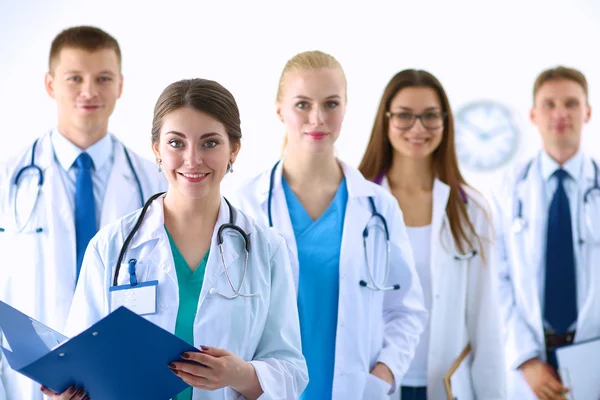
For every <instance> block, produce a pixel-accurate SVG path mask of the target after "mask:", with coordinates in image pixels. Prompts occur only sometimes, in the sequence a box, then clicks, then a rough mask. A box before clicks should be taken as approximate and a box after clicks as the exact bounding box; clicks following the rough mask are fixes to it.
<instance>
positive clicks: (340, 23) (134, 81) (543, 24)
mask: <svg viewBox="0 0 600 400" xmlns="http://www.w3.org/2000/svg"><path fill="white" fill-rule="evenodd" d="M82 24H90V25H96V26H99V27H101V28H102V29H105V30H106V31H108V32H109V33H111V34H112V35H114V36H115V37H116V38H117V40H118V41H119V42H120V45H121V47H122V51H123V55H124V58H123V73H124V76H125V88H124V93H123V96H122V98H121V100H120V101H119V102H118V104H117V108H116V111H115V113H114V114H113V117H112V120H111V124H110V129H111V131H113V132H115V133H116V134H117V135H118V136H119V137H120V138H122V139H123V140H124V141H125V142H126V144H128V145H129V146H131V147H132V148H134V149H135V150H137V151H138V152H140V153H142V154H143V155H145V156H147V157H148V158H151V157H152V153H151V150H150V125H151V121H152V110H153V107H154V102H155V101H156V99H157V97H158V95H159V94H160V92H161V91H162V89H164V87H165V86H166V85H168V84H169V83H171V82H173V81H176V80H179V79H182V78H191V77H203V78H209V79H214V80H217V81H219V82H220V83H222V84H223V85H224V86H226V87H227V88H228V89H229V90H231V92H232V93H233V94H234V95H235V97H236V99H237V101H238V105H239V107H240V110H241V115H242V123H243V133H244V139H243V149H242V152H241V154H240V158H239V162H238V164H237V166H236V172H235V174H234V175H232V176H230V177H228V178H227V179H226V182H225V186H226V188H229V187H231V186H233V185H235V184H236V183H237V182H239V181H240V180H243V179H246V178H247V177H249V176H251V175H254V174H255V173H258V172H259V171H261V170H263V169H265V168H268V167H270V166H271V165H272V164H273V163H274V161H275V160H276V159H277V157H278V155H279V151H280V147H281V141H282V136H283V127H282V126H281V124H280V123H279V121H278V120H277V118H276V116H275V112H274V105H273V101H274V97H275V92H276V85H277V81H278V78H279V74H280V71H281V69H282V67H283V65H284V64H285V62H286V60H287V59H288V58H290V57H291V56H293V55H294V54H296V53H297V52H300V51H304V50H311V49H320V50H323V51H326V52H329V53H331V54H332V55H334V56H335V57H336V58H338V60H339V61H340V62H341V63H342V65H343V66H344V68H345V71H346V75H347V77H348V82H349V105H348V110H347V114H346V119H345V122H344V128H343V133H342V136H341V138H340V139H339V141H338V144H337V148H338V154H339V156H340V157H341V158H343V159H345V160H346V161H348V162H350V163H351V164H353V165H358V163H359V161H360V159H361V157H362V154H363V151H364V148H365V145H366V142H367V140H368V136H369V133H370V129H371V124H372V122H373V117H374V113H375V110H376V107H377V105H378V102H379V98H380V96H381V93H382V91H383V88H384V86H385V85H386V83H387V82H388V80H389V79H390V77H391V76H392V75H393V74H394V73H396V72H398V71H400V70H401V69H405V68H421V69H426V70H428V71H430V72H432V73H433V74H434V75H436V76H437V77H438V78H439V79H440V80H441V82H442V84H443V85H444V86H445V88H446V90H447V92H448V94H449V97H450V101H451V103H452V106H453V107H454V108H455V109H457V108H458V107H460V106H461V105H463V104H465V103H467V102H470V101H472V100H476V99H482V98H487V99H492V100H495V101H499V102H501V103H504V104H506V105H508V106H509V107H510V108H511V109H512V110H513V111H514V112H515V114H516V116H517V121H518V123H519V126H520V128H521V132H522V137H521V146H520V150H519V153H518V154H517V156H516V159H519V158H521V157H523V156H525V155H529V154H531V153H532V152H534V151H535V150H536V149H537V148H538V146H539V138H538V133H537V131H536V130H535V129H534V128H533V127H532V126H531V124H530V122H529V120H528V111H529V107H530V105H531V88H532V85H533V81H534V79H535V77H536V75H537V74H538V73H539V72H540V71H541V70H543V69H545V68H548V67H551V66H555V65H557V64H565V65H568V66H573V67H576V68H578V69H580V70H581V71H583V72H584V73H585V74H586V75H587V78H588V80H589V82H590V101H591V104H592V106H593V105H594V104H599V105H598V107H599V109H600V103H595V101H597V100H596V99H598V98H599V96H600V95H598V93H599V92H600V55H599V54H600V52H599V49H600V1H599V0H503V1H500V0H498V1H481V0H452V1H448V0H435V1H405V0H401V1H382V0H370V1H360V2H358V1H356V2H351V1H347V0H346V1H344V0H304V1H285V0H273V1H264V0H256V1H252V2H250V1H243V0H240V1H231V0H219V1H217V0H211V1H208V0H206V1H200V0H196V1H192V0H188V1H182V0H169V1H144V2H133V1H126V0H120V1H117V0H103V1H83V0H52V1H50V0H19V1H15V0H0V117H1V122H2V129H3V132H2V138H3V143H4V144H3V145H2V146H0V159H5V158H6V157H7V156H8V155H9V154H11V153H14V152H16V151H17V150H19V149H21V148H23V147H24V146H26V145H28V144H29V143H31V141H32V140H33V138H34V137H36V136H39V135H40V134H42V133H44V132H45V131H47V130H48V129H50V128H52V127H53V126H54V124H55V123H56V117H55V106H54V103H53V101H52V100H51V99H50V98H49V97H48V96H47V94H46V92H45V90H44V86H43V77H44V73H45V72H46V68H47V57H48V52H49V48H50V43H51V41H52V39H53V37H54V36H55V35H56V34H57V33H58V32H60V31H61V30H62V29H64V28H66V27H69V26H74V25H82ZM599 130H600V124H599V123H598V121H595V119H594V118H592V122H591V123H590V124H588V125H587V127H586V130H585V132H584V143H585V147H586V149H587V150H588V151H590V152H591V153H592V154H593V155H595V156H600V136H599V135H598V133H597V131H599ZM464 173H465V175H466V176H467V178H468V179H469V180H470V181H471V182H472V183H473V184H474V185H475V186H477V187H479V188H480V189H482V190H484V191H487V189H488V187H489V186H490V185H491V184H493V182H494V179H493V178H494V177H495V176H496V174H495V173H486V174H482V173H477V172H474V171H469V170H467V169H465V170H464Z"/></svg>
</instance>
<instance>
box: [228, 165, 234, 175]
mask: <svg viewBox="0 0 600 400" xmlns="http://www.w3.org/2000/svg"><path fill="white" fill-rule="evenodd" d="M227 172H229V173H232V174H233V163H232V162H229V164H227Z"/></svg>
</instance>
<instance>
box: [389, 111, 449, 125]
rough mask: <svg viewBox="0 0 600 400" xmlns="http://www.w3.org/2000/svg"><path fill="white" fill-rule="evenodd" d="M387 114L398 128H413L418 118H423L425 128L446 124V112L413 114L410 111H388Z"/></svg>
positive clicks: (422, 122)
mask: <svg viewBox="0 0 600 400" xmlns="http://www.w3.org/2000/svg"><path fill="white" fill-rule="evenodd" d="M385 115H386V117H388V118H389V119H390V120H391V121H392V124H393V125H394V126H395V127H396V128H398V129H410V128H412V127H413V125H414V124H415V122H416V121H417V119H420V120H421V124H423V127H424V128H425V129H437V128H441V127H442V126H444V120H445V119H446V113H444V112H438V111H426V112H424V113H422V114H413V113H411V112H410V111H402V112H398V113H393V112H391V111H388V112H386V113H385Z"/></svg>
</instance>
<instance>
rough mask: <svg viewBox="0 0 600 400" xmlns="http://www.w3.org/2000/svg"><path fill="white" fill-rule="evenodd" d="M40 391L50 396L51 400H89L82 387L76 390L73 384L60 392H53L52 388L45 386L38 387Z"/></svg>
mask: <svg viewBox="0 0 600 400" xmlns="http://www.w3.org/2000/svg"><path fill="white" fill-rule="evenodd" d="M40 390H41V391H42V393H44V394H45V395H46V396H48V397H50V398H51V399H53V400H89V398H90V396H88V395H87V394H86V393H85V390H84V389H83V388H81V389H79V390H77V388H76V387H75V386H71V387H70V388H68V389H67V390H65V391H64V392H63V393H62V394H58V393H54V392H53V391H52V390H50V389H48V388H47V387H45V386H42V387H41V388H40Z"/></svg>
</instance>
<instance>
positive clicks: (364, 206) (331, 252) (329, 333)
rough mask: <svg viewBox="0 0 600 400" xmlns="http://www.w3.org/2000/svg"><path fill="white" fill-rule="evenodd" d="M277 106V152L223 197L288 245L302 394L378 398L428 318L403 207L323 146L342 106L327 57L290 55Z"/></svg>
mask: <svg viewBox="0 0 600 400" xmlns="http://www.w3.org/2000/svg"><path fill="white" fill-rule="evenodd" d="M276 103H277V115H278V116H279V119H280V120H281V122H282V123H283V124H284V126H285V129H286V149H285V157H284V158H283V159H282V160H280V161H278V162H276V163H275V165H274V166H273V168H271V169H269V170H268V171H266V172H264V173H262V174H260V175H259V176H257V177H256V178H254V179H252V180H250V181H249V182H248V183H247V184H245V185H244V186H243V187H242V188H241V190H239V191H238V193H237V196H236V197H235V199H233V198H232V202H233V203H234V204H236V205H237V206H239V207H240V208H241V209H242V210H244V211H245V212H247V213H248V214H250V215H251V216H253V217H254V218H256V219H258V220H260V221H262V222H264V223H265V224H268V225H269V226H272V227H274V228H276V229H277V230H278V231H279V232H280V233H281V234H282V235H283V236H284V237H285V239H286V242H287V244H288V247H289V251H290V259H291V262H292V268H293V274H294V277H295V284H296V291H297V296H298V309H299V316H300V330H301V337H302V348H303V354H304V356H305V358H306V360H307V365H308V371H309V384H308V387H307V389H306V390H305V392H304V393H303V395H302V397H301V398H303V399H307V400H308V399H326V398H327V399H344V400H345V399H349V398H353V399H356V398H362V399H369V400H371V399H378V398H384V397H386V396H387V395H389V394H391V393H393V392H394V391H395V390H396V389H397V388H398V386H399V384H400V382H401V381H402V377H403V375H404V373H405V372H406V369H407V368H408V365H409V364H410V362H411V360H412V358H413V355H414V351H415V348H416V346H417V343H418V341H419V336H420V334H421V332H422V331H423V328H424V325H425V323H426V319H427V313H426V311H425V309H424V305H423V295H422V292H421V286H420V284H419V280H418V277H417V275H416V272H415V269H414V262H413V255H412V251H411V248H410V243H409V241H408V237H407V235H406V231H405V229H404V223H403V220H402V214H401V212H400V209H399V207H398V205H397V203H396V201H395V199H394V198H393V197H392V196H391V195H390V194H389V193H387V192H386V191H385V190H383V189H382V188H380V187H379V186H377V185H375V184H373V183H372V182H368V181H367V180H366V179H364V178H363V177H362V175H361V174H360V173H359V172H358V171H357V170H356V169H354V168H352V167H351V166H349V165H348V164H346V163H344V162H343V161H341V160H339V159H337V158H336V156H335V155H334V144H335V141H336V140H337V138H338V137H339V135H340V131H341V127H342V121H343V119H344V114H345V111H346V77H345V75H344V72H343V70H342V67H341V65H340V64H339V63H338V62H337V60H336V59H335V58H333V57H332V56H330V55H328V54H325V53H322V52H319V51H310V52H305V53H300V54H298V55H296V56H294V57H293V58H292V59H291V60H289V61H288V63H287V64H286V66H285V68H284V70H283V73H282V75H281V79H280V82H279V89H278V92H277V99H276ZM365 235H366V236H365ZM363 243H364V245H363Z"/></svg>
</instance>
